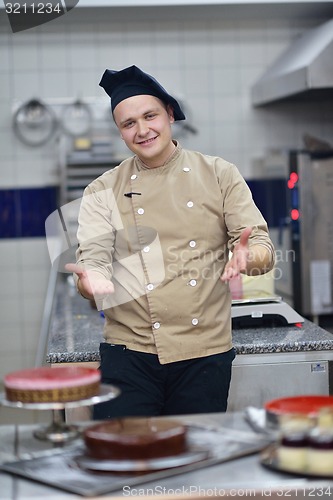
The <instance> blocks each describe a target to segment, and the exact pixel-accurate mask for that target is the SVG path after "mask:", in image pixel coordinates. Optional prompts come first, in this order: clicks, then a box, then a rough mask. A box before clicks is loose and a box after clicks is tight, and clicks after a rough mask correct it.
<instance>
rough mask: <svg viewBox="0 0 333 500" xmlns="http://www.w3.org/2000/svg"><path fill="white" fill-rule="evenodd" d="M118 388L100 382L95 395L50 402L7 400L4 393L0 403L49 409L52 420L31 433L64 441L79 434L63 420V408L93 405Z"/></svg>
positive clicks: (14, 406) (15, 406)
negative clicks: (73, 399) (97, 392)
mask: <svg viewBox="0 0 333 500" xmlns="http://www.w3.org/2000/svg"><path fill="white" fill-rule="evenodd" d="M119 394H120V390H119V389H118V388H117V387H115V386H114V385H109V384H101V386H100V392H99V394H97V395H96V396H93V397H91V398H88V399H80V400H78V401H68V402H52V403H21V402H19V401H9V400H8V399H6V396H5V393H2V394H0V405H2V406H7V407H9V408H22V409H25V410H51V411H52V422H51V424H50V425H49V426H47V427H42V428H40V429H36V430H35V431H34V432H33V435H34V436H35V437H36V438H37V439H41V440H44V441H51V442H52V443H59V444H61V443H65V442H67V441H69V440H71V439H74V438H76V437H78V436H79V435H80V432H81V431H80V428H79V426H77V425H73V424H67V423H66V422H65V415H64V410H66V409H68V408H79V407H81V406H93V405H95V404H98V403H104V402H105V401H109V400H110V399H113V398H116V397H117V396H118V395H119Z"/></svg>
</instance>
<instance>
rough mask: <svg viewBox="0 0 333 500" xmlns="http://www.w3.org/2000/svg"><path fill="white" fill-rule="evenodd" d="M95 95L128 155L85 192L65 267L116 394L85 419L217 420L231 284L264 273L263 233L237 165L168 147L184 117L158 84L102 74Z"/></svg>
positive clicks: (227, 351) (143, 76)
mask: <svg viewBox="0 0 333 500" xmlns="http://www.w3.org/2000/svg"><path fill="white" fill-rule="evenodd" d="M100 86H101V87H103V88H104V89H105V91H106V93H107V94H108V95H109V96H110V98H111V109H112V114H113V118H114V121H115V123H116V125H117V127H118V129H119V132H120V135H121V137H122V139H123V140H124V141H125V144H126V146H127V147H128V148H129V150H130V151H131V152H132V153H133V155H132V156H130V157H129V158H128V159H126V160H124V161H123V162H122V163H120V165H118V166H117V167H116V168H114V169H112V170H109V171H108V172H106V173H104V174H103V175H102V176H100V177H98V178H97V179H96V180H94V181H93V182H92V183H91V184H90V185H89V186H88V187H87V188H86V190H85V192H84V196H83V199H82V203H81V208H80V213H79V229H78V241H79V247H78V250H77V262H76V264H68V266H67V269H68V270H69V271H72V272H74V273H75V274H74V276H75V278H76V282H77V288H78V290H79V292H80V293H81V294H82V296H83V297H85V298H87V299H91V300H92V299H93V300H95V302H96V304H97V306H98V309H102V310H103V311H104V314H105V326H104V337H105V342H103V343H102V344H101V345H100V357H101V364H100V369H101V374H102V382H103V383H106V384H108V383H109V384H114V385H116V386H118V387H119V388H120V389H121V395H120V396H119V397H118V398H116V399H114V400H111V401H110V402H107V403H101V404H99V405H96V406H95V408H94V418H96V419H106V418H113V417H121V416H134V415H136V416H140V415H141V416H150V415H172V414H190V413H198V412H200V413H202V412H207V413H208V412H220V411H226V409H227V399H228V391H229V385H230V379H231V368H232V361H233V359H234V357H235V353H234V349H233V346H232V336H231V295H230V290H229V281H230V280H231V279H232V278H235V277H237V276H239V273H246V274H249V275H259V274H262V273H265V272H267V271H269V270H271V269H272V267H273V265H274V248H273V245H272V242H271V240H270V237H269V234H268V229H267V224H266V222H265V220H264V218H263V216H262V215H261V213H260V211H259V210H258V208H257V207H256V206H255V204H254V202H253V199H252V196H251V192H250V190H249V188H248V186H247V184H246V183H245V181H244V179H243V177H242V176H241V175H240V173H239V171H238V169H237V168H236V166H235V165H233V164H231V163H229V162H228V161H226V160H224V159H222V158H220V157H215V156H207V155H204V154H201V153H199V152H197V151H189V150H186V149H183V148H182V147H181V145H180V144H179V143H178V142H177V141H175V140H173V139H172V124H173V123H174V122H175V121H176V120H185V116H184V113H183V111H182V109H181V107H180V105H179V103H178V102H177V101H176V99H174V98H173V97H172V96H171V95H169V94H168V92H167V91H166V90H165V89H164V88H163V87H162V86H161V85H160V84H159V83H158V82H157V81H156V79H155V78H153V77H152V76H150V75H148V74H147V73H145V72H143V71H142V70H141V69H139V68H138V67H136V66H131V67H128V68H125V69H123V70H121V71H114V70H108V69H107V70H106V71H105V73H104V74H103V77H102V79H101V82H100ZM229 255H232V257H231V258H230V259H229Z"/></svg>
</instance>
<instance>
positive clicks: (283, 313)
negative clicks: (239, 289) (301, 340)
mask: <svg viewBox="0 0 333 500" xmlns="http://www.w3.org/2000/svg"><path fill="white" fill-rule="evenodd" d="M231 319H232V325H233V328H241V327H248V326H249V327H251V326H257V327H262V326H287V325H290V324H297V323H303V322H304V318H303V317H302V316H301V315H300V314H298V313H297V312H296V311H295V310H294V309H293V308H292V307H291V306H290V305H289V304H288V303H287V302H285V301H284V300H282V298H281V297H277V296H272V297H256V298H249V299H237V300H233V301H232V307H231Z"/></svg>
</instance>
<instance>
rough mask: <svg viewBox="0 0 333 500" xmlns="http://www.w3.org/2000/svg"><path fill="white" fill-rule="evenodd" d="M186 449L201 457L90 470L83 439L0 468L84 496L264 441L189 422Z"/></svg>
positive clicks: (197, 465) (227, 456)
mask: <svg viewBox="0 0 333 500" xmlns="http://www.w3.org/2000/svg"><path fill="white" fill-rule="evenodd" d="M186 427H187V431H188V432H187V435H188V452H189V453H193V455H194V456H197V454H198V453H200V452H206V453H204V454H203V455H202V457H201V458H202V460H200V461H195V462H193V463H190V464H187V465H180V466H178V467H173V468H168V469H165V470H157V471H155V470H153V471H151V470H149V469H148V470H147V471H140V472H133V473H115V472H107V473H100V472H90V471H89V470H86V469H85V468H82V467H80V466H79V465H78V463H79V462H78V460H77V459H78V457H84V456H85V447H84V444H83V441H82V439H80V440H77V442H75V443H73V444H71V445H68V446H66V447H65V448H62V449H57V448H55V449H52V450H49V451H47V452H45V451H44V452H42V453H40V454H39V455H37V454H35V455H33V456H32V457H30V458H27V459H23V460H18V461H13V462H6V463H4V464H2V465H0V470H1V471H3V472H7V473H9V474H13V475H15V476H20V477H23V478H25V479H30V480H33V481H37V482H39V483H43V484H46V485H48V486H51V487H54V488H57V489H61V490H64V491H67V492H70V493H74V494H77V495H81V496H84V497H89V496H97V495H103V494H106V493H110V492H113V491H117V490H122V488H123V486H124V485H126V486H134V485H137V484H142V483H146V482H150V481H156V480H157V479H161V478H166V477H171V476H175V475H179V474H182V473H185V472H190V471H193V470H197V469H201V468H204V467H209V466H212V465H215V464H218V463H222V462H227V461H229V460H234V459H236V458H239V457H243V456H246V455H250V454H254V453H258V452H260V451H261V450H262V449H263V448H265V447H266V446H267V440H266V439H265V438H261V437H259V436H258V435H255V434H253V433H250V432H244V431H234V430H232V429H227V428H225V429H223V428H211V427H204V426H194V425H189V426H186Z"/></svg>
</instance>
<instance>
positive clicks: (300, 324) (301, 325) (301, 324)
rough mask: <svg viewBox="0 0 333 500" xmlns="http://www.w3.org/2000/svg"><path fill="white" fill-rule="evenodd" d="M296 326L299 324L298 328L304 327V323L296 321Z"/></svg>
mask: <svg viewBox="0 0 333 500" xmlns="http://www.w3.org/2000/svg"><path fill="white" fill-rule="evenodd" d="M295 326H297V328H303V323H295Z"/></svg>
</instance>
